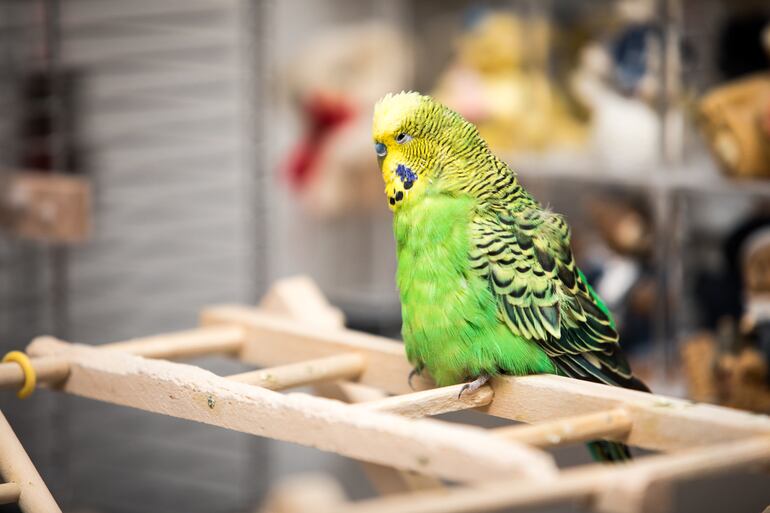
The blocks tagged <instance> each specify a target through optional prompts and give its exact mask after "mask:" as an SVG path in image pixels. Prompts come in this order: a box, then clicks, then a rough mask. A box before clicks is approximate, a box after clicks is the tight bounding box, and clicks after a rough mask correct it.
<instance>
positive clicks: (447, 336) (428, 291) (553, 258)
mask: <svg viewBox="0 0 770 513" xmlns="http://www.w3.org/2000/svg"><path fill="white" fill-rule="evenodd" d="M373 136H374V146H375V151H376V153H377V157H378V160H379V164H380V168H381V170H382V176H383V178H384V180H385V193H386V195H387V198H388V202H389V204H390V208H391V210H392V211H393V230H394V234H395V238H396V246H397V256H398V271H397V277H396V281H397V285H398V289H399V293H400V295H401V305H402V315H403V326H402V335H403V339H404V343H405V346H406V354H407V357H408V359H409V361H410V362H411V363H412V365H413V366H414V368H415V371H416V372H421V371H422V370H423V369H426V370H427V371H428V372H429V373H430V375H431V376H432V377H433V379H434V380H435V382H436V384H438V385H440V386H443V385H449V384H456V383H462V382H465V381H472V383H470V384H469V385H468V387H467V389H465V390H466V391H467V392H472V391H474V390H476V389H478V388H479V387H480V386H482V385H484V384H485V383H486V382H487V380H489V378H490V377H492V376H495V375H497V374H501V373H502V374H512V375H523V374H534V373H552V374H561V375H565V376H570V377H573V378H579V379H585V380H589V381H595V382H600V383H605V384H608V385H615V386H621V387H626V388H632V389H636V390H643V391H648V389H647V387H646V386H645V385H644V384H643V383H642V382H641V381H639V380H638V379H636V378H635V377H634V376H633V375H632V374H631V370H630V369H629V366H628V362H627V361H626V358H625V357H624V356H623V354H622V352H621V349H620V346H619V345H618V334H617V331H616V330H615V324H614V322H613V320H612V318H611V315H610V313H609V311H608V309H607V307H606V306H605V305H604V303H602V301H601V300H600V299H599V297H598V296H597V295H596V293H595V292H594V291H593V289H592V288H591V287H590V286H589V284H588V283H587V281H586V278H585V276H583V274H582V273H581V272H580V270H579V269H578V268H577V266H576V265H575V260H574V259H573V256H572V252H571V250H570V232H569V227H568V226H567V224H566V222H565V220H564V218H563V217H562V216H560V215H558V214H555V213H553V212H551V211H549V210H548V209H545V208H543V207H542V206H541V205H540V204H539V203H538V202H537V201H536V200H535V199H534V198H533V197H532V196H531V195H530V194H529V193H528V192H527V191H526V190H524V189H523V188H522V187H521V185H520V184H519V182H518V180H517V177H516V173H515V172H514V171H513V170H512V169H511V168H510V167H509V166H508V165H507V164H505V163H504V162H503V161H502V160H500V159H499V158H497V157H496V156H495V155H493V154H492V153H491V152H490V150H489V148H488V146H487V144H486V143H485V142H484V140H483V139H481V137H480V136H479V133H478V131H477V130H476V128H475V127H474V126H473V125H472V124H471V123H469V122H468V121H466V120H465V119H463V118H462V117H461V116H460V115H459V114H457V113H456V112H454V111H452V110H450V109H449V108H447V107H445V106H443V105H441V104H440V103H438V102H437V101H435V100H434V99H432V98H431V97H429V96H423V95H420V94H418V93H415V92H402V93H400V94H393V95H388V96H385V97H384V98H383V99H381V100H380V101H379V102H378V103H377V105H376V107H375V110H374V122H373ZM589 447H590V448H591V452H592V454H593V455H594V457H595V458H597V459H600V460H606V461H617V460H624V459H627V458H629V457H630V456H629V452H628V447H627V446H625V445H623V444H621V443H615V442H606V441H597V442H592V443H591V444H590V445H589Z"/></svg>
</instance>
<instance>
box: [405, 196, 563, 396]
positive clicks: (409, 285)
mask: <svg viewBox="0 0 770 513" xmlns="http://www.w3.org/2000/svg"><path fill="white" fill-rule="evenodd" d="M476 210H477V209H476V205H475V201H474V200H473V199H472V198H470V197H455V196H449V195H442V194H435V195H433V194H430V195H426V196H425V197H424V198H423V199H422V201H420V202H419V203H416V204H414V205H410V206H409V207H408V208H404V209H402V210H400V211H399V212H398V213H397V214H396V216H395V219H394V231H395V236H396V243H397V248H398V274H397V281H398V287H399V290H400V293H401V304H402V315H403V328H402V334H403V338H404V342H405V344H406V351H407V356H408V358H409V360H410V361H411V362H412V364H413V365H414V366H415V367H416V368H422V367H425V368H427V370H428V372H430V374H431V376H432V377H433V379H434V380H435V381H436V383H437V384H439V385H449V384H454V383H458V382H461V381H464V380H467V379H469V378H475V377H476V376H479V375H480V374H482V373H489V374H497V373H499V372H500V371H502V372H506V373H510V374H532V373H543V372H555V370H556V369H555V367H554V365H553V363H552V362H551V360H550V359H549V358H548V356H547V354H546V353H545V352H544V351H543V349H542V348H541V347H540V346H538V344H537V343H536V342H534V341H530V340H527V339H526V338H525V337H523V336H521V335H520V334H517V333H515V332H514V331H512V330H511V329H509V327H508V326H507V324H506V323H505V322H503V319H502V317H501V315H500V311H499V309H498V307H497V298H496V297H495V295H494V294H493V291H492V289H491V288H490V287H489V283H488V281H487V280H486V279H484V277H483V274H482V273H481V272H480V271H479V270H478V269H474V268H473V265H474V264H473V262H472V261H471V259H470V258H469V255H470V254H471V253H472V251H473V249H474V243H473V241H472V239H471V230H470V226H471V223H472V222H473V219H474V217H475V215H476Z"/></svg>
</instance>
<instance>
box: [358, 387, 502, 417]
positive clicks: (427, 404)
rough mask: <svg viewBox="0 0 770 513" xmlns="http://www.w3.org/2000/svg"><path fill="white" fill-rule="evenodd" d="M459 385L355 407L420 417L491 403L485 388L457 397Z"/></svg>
mask: <svg viewBox="0 0 770 513" xmlns="http://www.w3.org/2000/svg"><path fill="white" fill-rule="evenodd" d="M463 386H464V385H453V386H448V387H441V388H433V389H431V390H422V391H420V392H413V393H411V394H402V395H396V396H392V397H386V398H383V399H378V400H376V401H369V402H365V403H361V404H358V405H356V408H363V409H367V410H370V411H383V412H388V413H396V414H398V415H402V416H404V417H412V418H420V417H428V416H431V415H440V414H442V413H449V412H453V411H460V410H468V409H470V408H478V407H479V406H484V405H487V404H489V403H490V402H492V398H493V397H494V395H495V394H494V392H493V391H492V388H491V387H488V386H485V387H482V388H480V389H478V390H477V391H476V392H474V393H469V392H466V393H464V394H463V395H462V396H461V397H460V396H459V394H460V390H462V387H463Z"/></svg>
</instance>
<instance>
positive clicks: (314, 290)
mask: <svg viewBox="0 0 770 513" xmlns="http://www.w3.org/2000/svg"><path fill="white" fill-rule="evenodd" d="M260 309H261V310H263V311H267V312H270V313H272V314H276V315H281V316H284V317H287V318H290V319H293V320H294V321H295V322H302V323H308V324H312V325H315V326H326V327H331V328H344V325H345V322H344V321H345V319H344V317H343V315H342V312H340V311H339V310H337V309H336V308H333V307H331V305H330V304H329V303H328V302H327V301H326V298H325V297H324V295H323V293H322V292H321V291H320V289H319V288H318V286H317V285H316V284H315V282H313V280H311V279H310V278H307V277H299V278H287V279H282V280H279V281H277V282H276V283H274V284H273V285H272V286H271V287H270V290H269V291H268V293H267V295H266V297H265V298H264V299H263V300H262V301H261V302H260ZM297 365H301V364H297ZM315 390H316V393H317V394H319V395H321V396H322V397H329V398H333V399H337V400H339V401H344V402H347V403H357V402H364V401H375V400H379V399H384V398H385V397H387V394H385V393H384V392H383V391H382V390H379V389H376V388H372V387H367V386H365V385H360V384H357V383H344V382H335V383H332V382H316V383H315ZM361 467H362V469H363V471H364V473H365V474H366V476H367V478H368V479H369V481H370V482H371V483H372V485H373V486H374V488H375V489H376V490H377V491H378V492H379V493H380V494H383V495H385V494H394V493H400V492H404V491H407V490H427V489H435V488H441V487H442V486H443V485H442V483H441V481H440V480H438V479H436V478H435V477H432V476H427V475H425V474H418V473H415V472H403V471H400V470H397V469H394V468H391V467H387V466H385V465H378V464H377V463H370V462H365V461H362V462H361Z"/></svg>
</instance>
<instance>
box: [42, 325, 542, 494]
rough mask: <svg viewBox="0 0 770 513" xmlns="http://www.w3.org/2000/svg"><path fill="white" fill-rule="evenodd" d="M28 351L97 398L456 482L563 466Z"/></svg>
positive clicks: (99, 361)
mask: <svg viewBox="0 0 770 513" xmlns="http://www.w3.org/2000/svg"><path fill="white" fill-rule="evenodd" d="M29 352H30V353H34V354H37V355H46V356H58V357H61V358H64V359H66V360H68V361H69V362H70V374H69V377H68V379H67V380H66V381H65V382H64V383H63V385H62V389H63V391H65V392H67V393H71V394H74V395H80V396H83V397H88V398H91V399H97V400H101V401H105V402H110V403H115V404H121V405H124V406H131V407H134V408H139V409H142V410H146V411H152V412H156V413H162V414H165V415H170V416H173V417H179V418H184V419H189V420H195V421H198V422H204V423H207V424H212V425H217V426H221V427H226V428H228V429H233V430H236V431H241V432H244V433H251V434H255V435H260V436H267V437H270V438H274V439H277V440H285V441H289V442H295V443H299V444H303V445H310V446H313V447H317V448H319V449H322V450H327V451H333V452H336V453H339V454H342V455H345V456H349V457H352V458H357V459H360V460H365V461H372V462H375V463H381V464H386V465H390V466H394V467H398V468H402V469H408V470H414V471H419V472H424V473H427V474H432V475H436V476H441V477H444V478H446V479H451V480H456V481H477V480H482V479H487V478H490V477H492V476H500V475H509V476H519V477H525V476H530V477H537V478H539V479H550V478H551V477H553V476H554V474H555V473H556V467H555V465H554V463H553V461H552V459H551V458H550V457H549V456H548V455H547V454H545V453H542V452H540V451H537V450H535V449H530V448H528V447H525V446H523V445H520V444H517V443H513V442H507V441H502V440H496V439H490V438H489V437H488V436H487V435H486V434H485V433H484V431H483V430H481V429H479V428H471V427H468V426H456V425H448V424H444V423H440V422H437V421H430V420H409V419H404V418H402V417H398V416H396V415H389V414H384V413H379V412H373V411H365V410H354V409H352V408H351V407H349V406H347V405H345V404H343V403H340V402H337V401H331V400H328V399H322V398H318V397H312V396H307V395H305V394H289V395H283V394H279V393H277V392H272V391H270V390H266V389H264V388H260V387H256V386H251V385H246V384H243V383H238V382H235V381H232V380H228V379H227V378H223V377H219V376H215V375H214V374H212V373H210V372H207V371H205V370H203V369H200V368H198V367H193V366H189V365H183V364H179V363H172V362H167V361H161V360H147V359H144V358H140V357H136V356H132V355H129V354H127V353H122V352H118V351H104V350H100V349H96V348H93V347H89V346H82V345H77V344H68V343H65V342H60V341H56V340H54V339H51V338H40V339H37V340H36V341H34V342H33V343H32V344H31V346H30V347H29Z"/></svg>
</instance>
